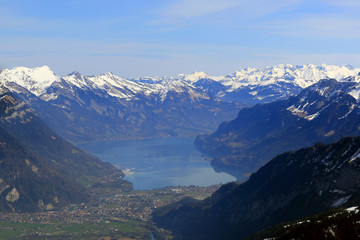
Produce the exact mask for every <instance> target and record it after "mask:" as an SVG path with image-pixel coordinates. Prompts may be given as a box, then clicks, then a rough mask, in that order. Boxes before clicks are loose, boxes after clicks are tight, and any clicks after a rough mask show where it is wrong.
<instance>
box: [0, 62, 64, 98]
mask: <svg viewBox="0 0 360 240" xmlns="http://www.w3.org/2000/svg"><path fill="white" fill-rule="evenodd" d="M0 79H1V80H2V82H3V83H4V84H5V86H6V87H8V85H9V83H15V84H17V85H19V86H21V87H24V88H26V89H27V90H28V91H30V92H31V93H33V94H35V95H36V96H40V95H41V94H43V93H45V91H46V89H47V88H48V87H50V86H51V85H52V84H53V83H54V82H59V81H60V78H59V77H58V76H57V75H56V74H55V73H54V72H53V71H51V69H50V68H49V67H48V66H42V67H37V68H27V67H16V68H14V69H11V70H9V69H4V70H3V71H2V72H1V73H0Z"/></svg>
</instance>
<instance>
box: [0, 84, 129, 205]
mask: <svg viewBox="0 0 360 240" xmlns="http://www.w3.org/2000/svg"><path fill="white" fill-rule="evenodd" d="M0 152H1V154H0V165H1V168H0V211H36V210H44V209H52V208H56V207H61V206H63V205H65V204H68V203H79V202H83V201H87V200H89V198H90V195H89V194H88V193H87V192H86V191H85V186H88V185H92V184H95V183H102V184H103V183H106V182H108V183H113V182H118V186H119V187H122V188H123V189H131V184H130V183H129V182H127V181H124V180H122V178H123V177H124V174H123V173H122V172H121V171H120V170H117V169H116V168H115V167H113V166H112V165H110V164H108V163H103V162H101V161H100V160H99V159H98V158H96V157H94V156H91V155H89V154H88V153H86V152H84V151H83V150H81V149H79V148H77V147H75V146H73V145H71V144H70V143H68V142H66V141H65V140H63V139H62V138H61V137H60V136H58V135H57V134H55V133H54V132H53V131H52V130H51V129H50V128H49V127H48V126H47V125H45V124H44V123H43V122H42V121H41V120H40V118H39V117H38V116H37V114H36V113H35V112H34V110H32V109H30V108H29V107H28V106H27V105H26V104H25V103H24V102H23V101H21V100H19V99H18V98H17V97H16V96H14V95H13V94H12V93H11V92H9V91H8V90H6V89H4V88H2V89H1V94H0Z"/></svg>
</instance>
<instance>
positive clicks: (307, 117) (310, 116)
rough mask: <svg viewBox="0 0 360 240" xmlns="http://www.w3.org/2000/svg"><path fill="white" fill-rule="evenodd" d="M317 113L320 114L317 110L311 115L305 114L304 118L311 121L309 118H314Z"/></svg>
mask: <svg viewBox="0 0 360 240" xmlns="http://www.w3.org/2000/svg"><path fill="white" fill-rule="evenodd" d="M319 115H320V112H317V113H314V114H312V115H309V116H306V117H305V119H306V120H309V121H311V120H313V119H314V118H316V117H317V116H319Z"/></svg>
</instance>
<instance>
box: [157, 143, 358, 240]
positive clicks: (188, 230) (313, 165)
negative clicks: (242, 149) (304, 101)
mask: <svg viewBox="0 0 360 240" xmlns="http://www.w3.org/2000/svg"><path fill="white" fill-rule="evenodd" d="M359 186H360V137H349V138H344V139H341V140H340V141H339V142H337V143H334V144H330V145H323V144H320V143H319V144H316V145H314V146H312V147H309V148H303V149H300V150H298V151H296V152H287V153H284V154H281V155H279V156H277V157H275V158H274V159H272V160H271V161H270V162H269V163H267V164H266V165H265V166H263V167H262V168H260V169H259V170H258V171H257V172H256V173H254V174H252V175H251V176H250V178H249V180H248V181H246V182H245V183H243V184H236V183H230V184H227V185H224V186H223V187H221V188H220V189H219V190H218V191H217V192H215V193H214V194H213V195H212V196H211V197H210V198H207V199H205V200H203V201H196V200H192V199H184V200H183V201H182V202H178V203H176V204H173V205H170V206H167V207H164V208H162V209H159V210H158V211H157V212H155V214H154V217H153V218H154V221H155V222H156V223H157V224H158V226H159V227H164V228H167V229H171V230H172V231H173V232H174V233H176V234H177V235H178V236H180V237H179V238H178V239H190V240H191V239H241V238H243V237H246V236H247V235H250V234H251V233H253V232H256V231H258V230H260V229H263V228H266V227H269V226H271V225H274V224H277V223H280V222H285V221H290V220H296V219H299V218H303V217H305V216H311V215H313V214H317V213H320V212H323V211H326V210H329V209H331V208H335V207H342V206H344V207H347V206H354V205H358V204H359V203H360V191H359V190H360V189H359Z"/></svg>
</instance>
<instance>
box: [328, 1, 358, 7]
mask: <svg viewBox="0 0 360 240" xmlns="http://www.w3.org/2000/svg"><path fill="white" fill-rule="evenodd" d="M324 3H325V4H331V5H335V6H342V7H360V1H359V0H326V1H324Z"/></svg>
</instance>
